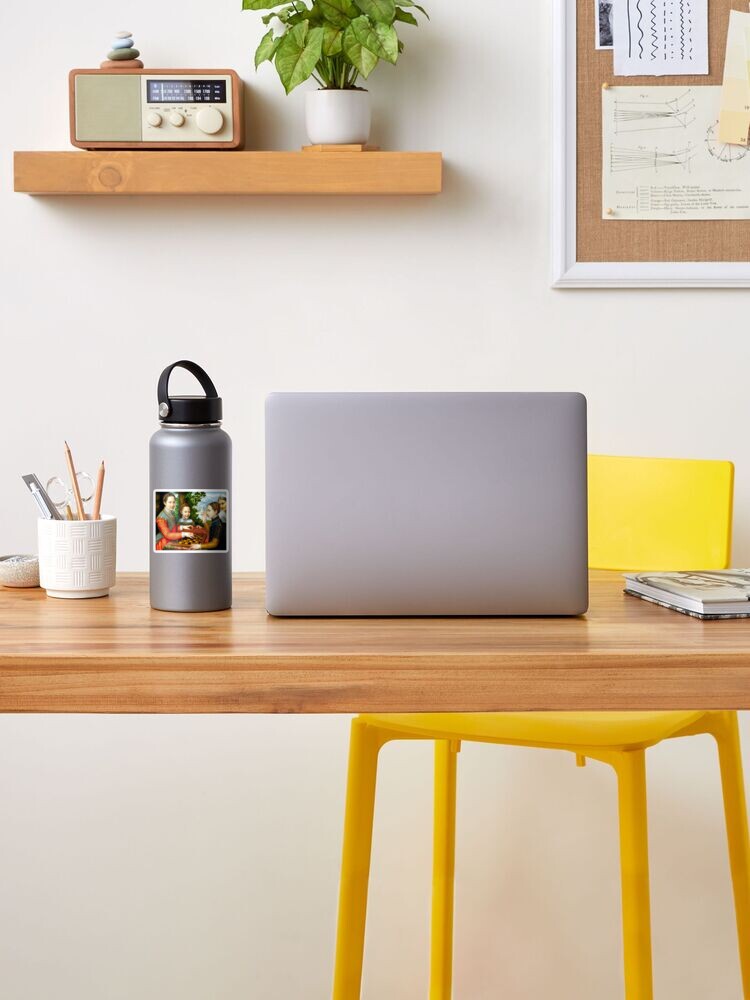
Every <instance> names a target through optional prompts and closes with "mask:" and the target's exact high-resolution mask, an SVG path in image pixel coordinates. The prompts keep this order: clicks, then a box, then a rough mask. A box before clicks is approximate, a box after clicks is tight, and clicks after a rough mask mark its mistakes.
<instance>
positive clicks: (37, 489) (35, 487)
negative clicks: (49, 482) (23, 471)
mask: <svg viewBox="0 0 750 1000" xmlns="http://www.w3.org/2000/svg"><path fill="white" fill-rule="evenodd" d="M21 479H23V481H24V482H25V483H26V485H27V487H28V488H29V492H30V493H31V495H32V497H33V498H34V500H35V502H36V505H37V507H38V508H39V512H40V514H41V515H42V517H43V518H44V519H45V520H46V521H60V520H61V517H60V514H59V513H58V511H57V509H56V507H55V505H54V504H53V503H52V501H51V500H50V498H49V496H48V494H47V491H46V490H45V489H44V487H43V486H42V484H41V483H40V482H39V480H38V479H37V477H36V476H35V475H34V474H33V472H32V473H30V474H29V475H28V476H21Z"/></svg>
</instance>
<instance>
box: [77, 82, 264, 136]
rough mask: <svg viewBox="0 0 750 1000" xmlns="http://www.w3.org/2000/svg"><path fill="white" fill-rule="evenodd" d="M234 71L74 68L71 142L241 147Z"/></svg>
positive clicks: (238, 88) (239, 106) (238, 90)
mask: <svg viewBox="0 0 750 1000" xmlns="http://www.w3.org/2000/svg"><path fill="white" fill-rule="evenodd" d="M243 139H244V135H243V119H242V81H241V80H240V78H239V76H238V75H237V74H236V73H235V72H234V70H231V69H217V70H202V69H74V70H72V71H71V73H70V141H71V142H72V143H73V145H74V146H79V147H80V148H81V149H241V148H242V144H243Z"/></svg>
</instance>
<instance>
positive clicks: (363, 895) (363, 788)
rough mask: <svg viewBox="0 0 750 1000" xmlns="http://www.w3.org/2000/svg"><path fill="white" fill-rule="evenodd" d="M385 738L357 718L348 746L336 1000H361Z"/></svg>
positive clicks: (335, 987) (335, 984) (336, 964)
mask: <svg viewBox="0 0 750 1000" xmlns="http://www.w3.org/2000/svg"><path fill="white" fill-rule="evenodd" d="M386 740H387V736H385V735H384V734H383V732H382V731H380V730H377V729H375V728H373V727H372V726H368V725H366V724H365V723H363V722H361V721H360V720H359V719H355V720H354V721H353V722H352V730H351V738H350V743H349V775H348V779H347V787H346V814H345V818H344V847H343V857H342V860H341V886H340V889H339V915H338V931H337V935H336V962H335V971H334V982H333V1000H359V996H360V990H361V986H362V959H363V956H364V947H365V919H366V915H367V887H368V882H369V878H370V853H371V848H372V824H373V818H374V814H375V781H376V777H377V769H378V751H379V750H380V748H381V746H382V745H383V743H385V742H386Z"/></svg>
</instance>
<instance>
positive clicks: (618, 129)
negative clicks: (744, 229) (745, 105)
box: [602, 87, 750, 220]
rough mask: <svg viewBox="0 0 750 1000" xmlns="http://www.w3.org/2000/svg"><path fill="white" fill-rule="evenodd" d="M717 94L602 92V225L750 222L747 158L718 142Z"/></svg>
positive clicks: (701, 90)
mask: <svg viewBox="0 0 750 1000" xmlns="http://www.w3.org/2000/svg"><path fill="white" fill-rule="evenodd" d="M720 107H721V87H609V88H607V89H605V90H602V217H603V218H606V219H611V220H617V219H651V220H654V219H671V220H680V219H750V153H749V152H748V147H747V146H739V145H731V144H729V143H726V142H722V141H721V140H720V139H719V110H720Z"/></svg>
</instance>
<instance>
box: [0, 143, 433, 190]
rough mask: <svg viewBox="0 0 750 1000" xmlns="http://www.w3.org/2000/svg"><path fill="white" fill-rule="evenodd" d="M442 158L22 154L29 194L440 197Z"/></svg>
mask: <svg viewBox="0 0 750 1000" xmlns="http://www.w3.org/2000/svg"><path fill="white" fill-rule="evenodd" d="M442 173H443V157H442V154H441V153H396V152H393V153H392V152H380V151H376V150H364V151H361V152H357V151H343V152H340V151H331V150H330V148H327V149H324V150H322V151H317V150H302V151H299V152H249V153H245V152H211V151H208V150H199V151H197V152H182V151H180V150H177V151H166V150H165V151H161V150H156V151H154V150H119V149H118V150H101V151H97V152H81V151H76V152H17V153H15V154H14V189H15V190H16V191H20V192H23V193H25V194H46V195H64V194H72V195H76V194H86V195H127V194H131V195H132V194H182V195H185V194H204V195H205V194H235V195H236V194H439V193H440V191H441V189H442Z"/></svg>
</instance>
